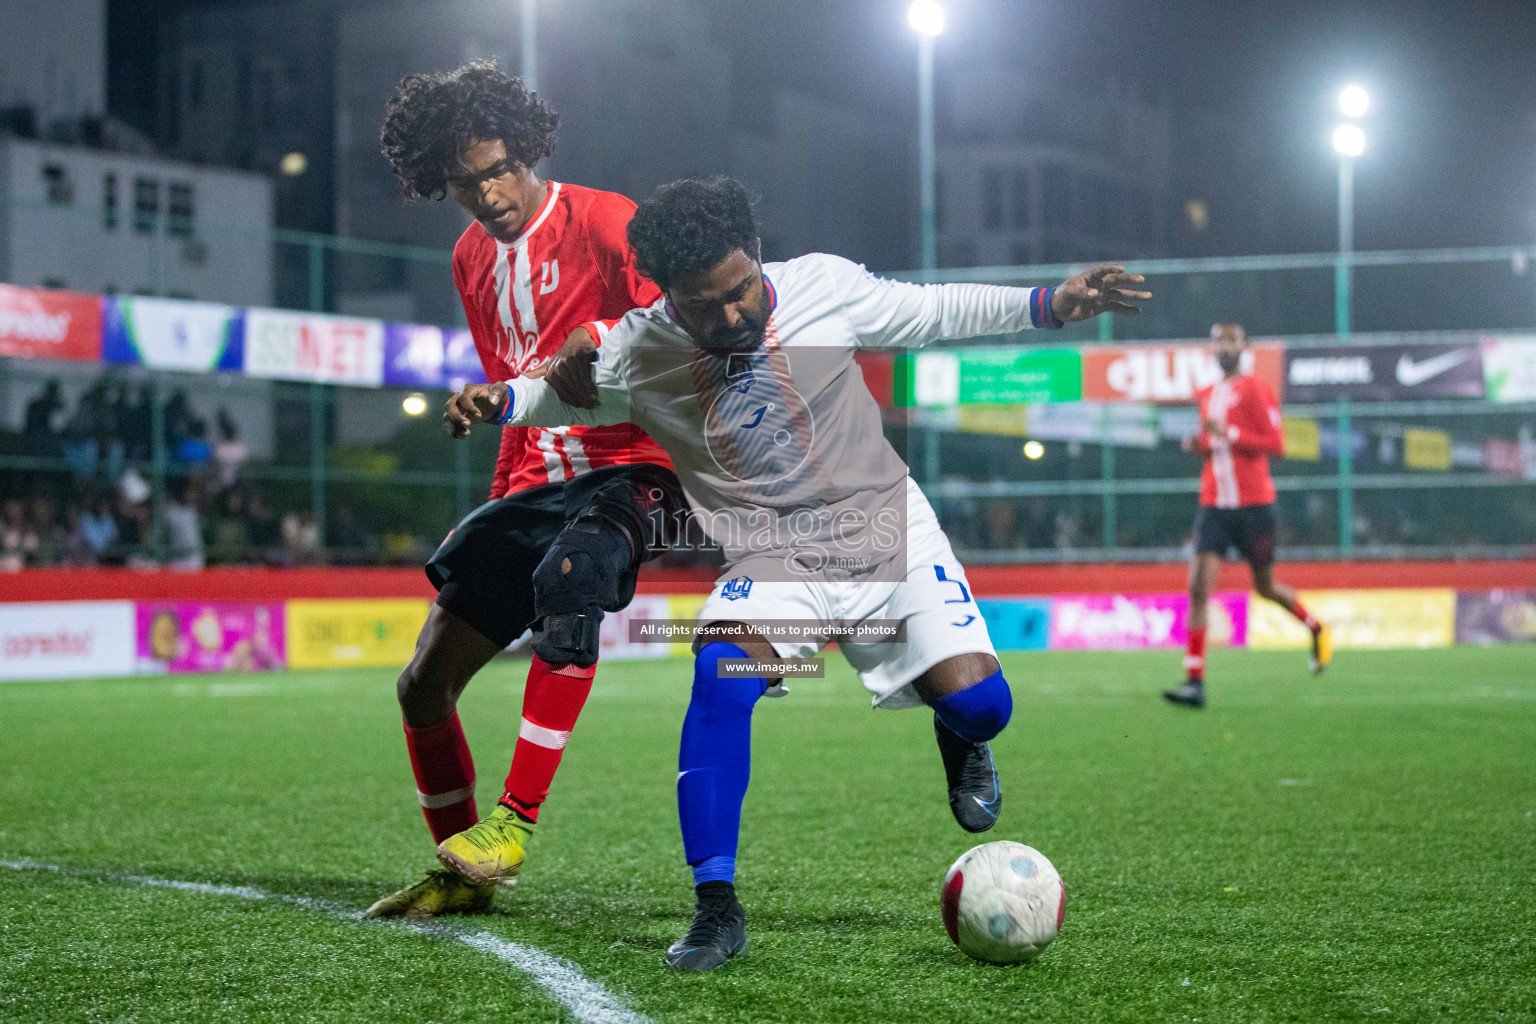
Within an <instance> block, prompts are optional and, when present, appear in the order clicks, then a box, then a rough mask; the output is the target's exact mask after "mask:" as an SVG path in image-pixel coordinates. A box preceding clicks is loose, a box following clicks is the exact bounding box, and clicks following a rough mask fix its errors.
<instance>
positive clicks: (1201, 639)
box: [1184, 626, 1205, 683]
mask: <svg viewBox="0 0 1536 1024" xmlns="http://www.w3.org/2000/svg"><path fill="white" fill-rule="evenodd" d="M1184 671H1185V672H1187V673H1188V674H1189V681H1190V682H1192V683H1198V682H1200V681H1201V680H1203V679H1205V627H1204V626H1201V627H1200V628H1199V629H1191V630H1190V631H1189V639H1188V640H1187V641H1185V644H1184Z"/></svg>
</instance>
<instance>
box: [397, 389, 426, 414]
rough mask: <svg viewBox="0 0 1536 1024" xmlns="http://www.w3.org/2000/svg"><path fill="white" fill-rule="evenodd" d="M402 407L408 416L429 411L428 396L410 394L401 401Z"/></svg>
mask: <svg viewBox="0 0 1536 1024" xmlns="http://www.w3.org/2000/svg"><path fill="white" fill-rule="evenodd" d="M400 408H402V409H404V410H405V414H406V415H407V416H420V415H421V414H422V413H424V412H426V411H427V398H426V396H425V395H418V394H409V395H406V396H405V400H404V401H402V402H401V403H400Z"/></svg>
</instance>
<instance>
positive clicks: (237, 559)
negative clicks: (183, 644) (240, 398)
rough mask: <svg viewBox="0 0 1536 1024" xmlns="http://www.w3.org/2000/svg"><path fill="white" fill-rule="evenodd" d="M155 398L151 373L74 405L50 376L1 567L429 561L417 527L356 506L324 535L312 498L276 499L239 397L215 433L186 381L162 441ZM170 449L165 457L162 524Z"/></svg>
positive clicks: (32, 427)
mask: <svg viewBox="0 0 1536 1024" xmlns="http://www.w3.org/2000/svg"><path fill="white" fill-rule="evenodd" d="M153 400H154V395H153V391H152V390H151V388H150V387H149V385H147V384H146V385H141V386H138V387H135V386H133V385H132V384H131V383H129V382H126V381H121V380H113V379H112V378H111V377H109V376H104V377H102V378H100V379H98V380H96V381H95V382H93V383H92V384H91V386H90V387H88V388H87V389H86V390H85V391H84V392H82V393H81V394H80V397H79V399H78V401H77V402H76V403H75V406H74V408H73V410H69V409H67V408H66V402H65V399H64V397H63V392H62V389H61V387H60V385H59V381H58V380H56V379H54V380H49V381H48V382H47V383H45V384H44V385H43V387H42V389H41V390H40V391H39V392H38V394H37V395H36V396H34V397H33V398H32V399H31V401H29V402H28V403H27V405H26V412H25V416H24V420H23V424H22V431H21V434H20V437H19V438H18V439H17V440H19V442H20V444H19V452H18V454H20V455H22V456H24V457H25V458H26V460H27V462H26V465H27V467H28V468H23V469H8V470H4V471H0V571H4V572H15V571H18V570H21V569H23V568H29V567H38V566H129V567H138V568H148V567H153V566H157V565H168V566H171V567H174V568H183V569H198V568H202V567H203V566H205V565H274V566H294V565H316V564H320V563H322V562H324V563H327V564H378V563H380V562H398V563H400V564H411V563H418V562H420V560H421V557H422V555H421V552H420V550H419V548H420V543H419V541H418V539H417V538H416V537H415V536H414V535H413V534H411V532H410V531H409V530H405V529H398V530H394V531H388V532H386V533H384V534H382V535H380V536H377V537H376V536H374V535H373V534H371V533H370V532H368V531H367V530H365V529H364V528H363V527H362V526H361V525H360V523H359V522H358V518H357V516H356V515H355V514H354V512H353V511H352V509H351V508H350V507H348V506H346V505H340V506H339V507H336V508H335V509H334V510H333V512H332V515H331V517H330V521H329V523H328V530H327V532H326V538H325V540H326V543H325V544H324V546H323V547H322V544H321V531H320V525H319V523H318V522H317V521H316V518H315V516H314V514H313V512H312V511H311V510H310V509H308V508H292V509H287V510H284V511H277V510H274V508H273V507H272V502H271V500H270V498H269V496H268V494H267V493H266V492H267V490H268V489H269V488H268V487H267V486H264V484H265V482H264V481H261V480H252V479H248V478H247V472H246V470H247V463H248V460H249V453H248V451H247V448H246V445H245V443H244V442H243V441H242V440H241V438H240V430H239V427H238V425H237V423H236V422H235V420H234V418H233V417H232V416H231V415H230V413H229V411H228V409H224V408H221V409H219V410H218V412H217V414H216V416H215V417H214V424H213V430H212V431H210V430H209V424H208V422H207V420H206V419H205V418H204V417H203V416H202V415H201V414H199V413H198V411H197V410H196V409H195V408H194V406H193V405H192V403H191V402H190V401H189V400H188V397H187V395H186V393H185V392H184V391H179V390H178V391H174V392H172V393H171V394H170V395H169V396H168V398H167V400H166V402H165V405H164V408H163V422H164V431H165V445H164V449H163V452H160V453H157V452H156V450H155V444H154V426H155V424H154V413H153V404H152V403H153ZM210 434H211V436H212V440H210ZM13 436H14V435H13ZM11 447H12V449H13V450H15V447H16V446H15V445H14V444H13V445H12V446H11ZM157 454H158V455H159V456H160V457H161V458H163V460H164V466H165V478H164V479H165V490H164V503H163V506H162V509H163V515H162V519H161V523H162V526H161V530H160V532H159V535H158V536H157V535H156V529H155V495H154V487H153V486H152V484H151V480H152V479H153V478H154V471H153V466H154V460H155V458H156V456H157ZM61 470H62V471H61Z"/></svg>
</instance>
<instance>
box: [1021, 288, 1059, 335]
mask: <svg viewBox="0 0 1536 1024" xmlns="http://www.w3.org/2000/svg"><path fill="white" fill-rule="evenodd" d="M1055 294H1056V289H1055V288H1036V289H1035V290H1034V293H1033V294H1032V295H1031V296H1030V301H1029V322H1030V323H1031V324H1033V325H1034V326H1036V327H1041V328H1044V329H1046V330H1051V331H1054V330H1059V329H1060V328H1062V327H1064V326H1066V325H1065V324H1063V323H1062V322H1061V321H1060V320H1058V319H1057V318H1056V312H1055V310H1053V309H1051V296H1053V295H1055Z"/></svg>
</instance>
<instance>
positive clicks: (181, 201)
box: [165, 181, 196, 237]
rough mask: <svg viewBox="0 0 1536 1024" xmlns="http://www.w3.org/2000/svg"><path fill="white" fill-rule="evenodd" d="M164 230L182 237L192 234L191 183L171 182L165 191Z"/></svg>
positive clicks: (193, 210)
mask: <svg viewBox="0 0 1536 1024" xmlns="http://www.w3.org/2000/svg"><path fill="white" fill-rule="evenodd" d="M167 193H168V194H167V197H166V199H167V201H166V212H167V214H168V216H167V218H166V222H165V230H166V231H167V232H168V233H170V234H173V235H181V236H183V237H185V236H189V235H191V234H192V218H193V216H194V215H195V213H196V210H195V209H194V206H193V193H192V183H191V182H189V181H173V182H171V184H170V187H169V189H168V190H167Z"/></svg>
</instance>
